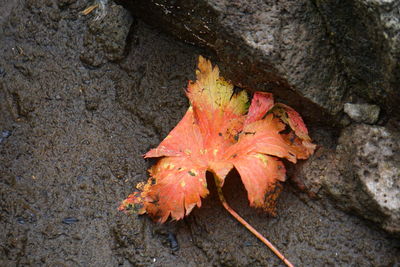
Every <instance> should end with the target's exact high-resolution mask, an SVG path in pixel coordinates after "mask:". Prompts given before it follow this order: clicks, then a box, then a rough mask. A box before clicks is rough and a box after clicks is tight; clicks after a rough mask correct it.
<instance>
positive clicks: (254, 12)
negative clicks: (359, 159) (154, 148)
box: [128, 0, 347, 123]
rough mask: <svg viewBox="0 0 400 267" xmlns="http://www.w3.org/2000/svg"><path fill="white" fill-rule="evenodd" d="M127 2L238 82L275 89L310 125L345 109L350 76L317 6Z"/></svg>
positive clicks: (304, 3) (303, 1) (326, 120)
mask: <svg viewBox="0 0 400 267" xmlns="http://www.w3.org/2000/svg"><path fill="white" fill-rule="evenodd" d="M128 2H129V3H130V4H131V10H132V11H133V12H134V14H136V15H137V16H139V17H141V18H143V19H144V20H146V21H147V22H149V23H151V24H154V25H157V27H161V28H163V29H165V30H167V31H169V32H171V33H173V34H174V35H175V36H177V37H179V38H181V39H183V40H186V41H188V42H191V43H195V44H197V45H201V46H205V47H207V48H209V49H210V50H212V51H213V52H215V53H216V55H217V57H218V58H219V59H220V60H221V62H222V64H221V65H222V66H223V67H225V68H224V75H225V76H226V77H227V78H229V79H231V80H232V81H233V82H234V83H236V84H242V85H243V86H245V87H248V88H251V89H253V90H267V91H271V92H273V93H274V94H275V95H276V96H277V97H280V98H282V99H283V101H284V102H285V103H288V104H289V105H292V106H294V107H295V108H297V109H298V110H302V115H303V116H305V117H306V119H307V120H312V121H313V122H318V121H319V122H321V123H329V122H331V120H330V116H329V115H328V114H330V115H335V114H337V113H338V112H339V111H340V110H341V109H342V98H343V95H345V92H346V90H347V88H346V84H345V77H344V75H343V73H342V71H341V69H342V68H341V67H340V64H338V61H337V60H336V54H335V50H334V48H333V47H332V46H330V45H329V39H328V38H327V36H326V32H325V30H324V21H323V19H322V17H321V16H319V13H318V10H317V9H316V8H315V5H314V4H313V3H312V2H310V1H307V0H300V1H275V2H272V1H270V2H265V1H258V0H251V1H248V0H241V1H219V0H218V1H211V0H210V1H209V0H200V1H198V0H189V1H173V2H170V1H163V0H155V1H140V0H139V1H135V0H133V1H128ZM238 66H239V67H238Z"/></svg>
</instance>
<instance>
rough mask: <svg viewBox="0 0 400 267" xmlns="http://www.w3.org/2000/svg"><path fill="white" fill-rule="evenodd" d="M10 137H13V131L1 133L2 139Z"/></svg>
mask: <svg viewBox="0 0 400 267" xmlns="http://www.w3.org/2000/svg"><path fill="white" fill-rule="evenodd" d="M10 135H11V131H8V130H5V131H2V132H1V137H3V138H7V137H10Z"/></svg>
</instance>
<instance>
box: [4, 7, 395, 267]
mask: <svg viewBox="0 0 400 267" xmlns="http://www.w3.org/2000/svg"><path fill="white" fill-rule="evenodd" d="M90 4H91V2H90V1H76V0H59V1H45V0H43V1H29V0H28V1H16V0H13V1H8V2H7V3H5V4H4V3H3V2H2V3H1V4H0V7H4V8H0V10H2V11H1V12H0V16H1V19H0V26H1V27H0V28H1V30H0V112H1V116H0V133H1V135H0V207H1V210H0V229H1V231H0V266H282V263H281V262H280V260H279V259H277V258H276V257H275V256H274V255H273V254H272V253H271V252H270V251H269V250H268V249H267V248H266V247H264V246H263V245H262V244H261V243H260V242H259V241H258V240H256V238H255V237H253V236H252V235H251V234H250V233H249V232H248V231H247V230H246V229H244V228H243V227H242V226H240V225H239V224H238V223H237V222H236V221H234V220H233V219H232V218H231V217H230V215H229V214H228V213H227V212H225V210H224V209H223V208H222V206H221V205H220V203H219V201H218V198H217V195H216V192H215V188H214V187H213V186H212V182H211V180H209V182H210V186H211V195H210V196H209V197H208V198H206V199H205V200H204V201H203V206H202V208H201V209H195V210H194V211H193V212H192V213H191V215H190V216H189V217H187V218H185V219H184V220H182V221H179V222H169V223H167V224H165V225H157V224H154V223H153V222H152V221H151V220H150V219H149V218H147V217H146V216H140V217H137V216H127V215H125V214H122V213H120V212H118V211H117V207H118V205H119V202H120V201H121V200H122V199H124V198H125V197H126V196H127V195H128V194H129V193H130V192H131V191H132V190H133V189H134V186H135V185H136V183H137V182H139V181H143V180H145V179H147V178H146V170H147V168H148V167H149V166H150V165H151V164H152V162H149V161H146V160H144V159H143V158H142V157H141V155H142V154H144V153H145V152H146V151H147V150H148V149H149V148H152V147H154V146H156V145H157V144H158V143H159V142H160V141H161V140H162V139H163V138H164V137H165V136H166V135H167V133H168V132H169V131H170V130H171V129H172V128H173V126H174V125H175V124H176V123H177V122H178V121H179V120H180V119H181V117H182V115H183V114H184V112H185V110H186V109H187V107H188V102H187V100H186V98H185V96H184V88H185V87H186V84H187V80H188V79H193V78H194V69H195V65H196V59H197V57H198V55H200V54H203V55H207V54H206V52H205V51H202V50H200V49H199V48H196V47H193V46H190V45H188V44H184V43H182V42H180V41H178V40H176V39H174V38H172V37H170V36H168V35H166V34H164V33H163V32H161V31H160V30H158V29H157V28H154V27H150V26H148V25H146V24H145V23H143V22H141V21H139V20H137V19H135V18H134V17H131V15H129V14H128V15H124V16H125V19H126V20H125V21H130V23H131V26H130V27H129V29H128V30H129V34H128V41H127V44H126V47H122V48H121V47H120V46H118V44H117V45H115V46H114V45H111V46H110V45H109V43H108V44H104V43H103V44H101V45H99V46H96V42H98V43H99V42H100V43H101V42H102V39H101V38H100V39H96V38H95V36H96V34H98V29H97V28H96V27H95V26H94V25H92V23H93V19H94V15H91V14H89V15H88V16H83V15H81V14H80V12H81V11H82V10H83V9H85V8H86V7H87V6H89V5H90ZM1 5H3V6H1ZM115 21H116V23H122V22H121V20H115ZM122 21H124V20H122ZM122 30H123V31H126V29H122ZM120 37H121V36H120V35H118V34H116V35H115V39H116V40H117V41H118V38H120ZM93 38H94V39H93ZM93 40H94V41H93ZM99 40H100V41H99ZM110 47H111V48H110ZM114 48H115V50H113V49H114ZM121 49H123V53H121ZM209 56H210V55H209ZM211 56H212V55H211ZM311 128H312V127H311ZM318 136H319V137H318ZM314 137H317V140H318V139H320V142H324V141H323V140H324V137H325V135H324V133H318V130H317V131H316V133H315V136H314ZM224 190H225V194H226V196H227V200H228V202H230V203H231V205H232V207H233V208H234V209H236V210H237V212H238V213H239V214H241V215H242V216H243V217H244V218H246V219H247V220H248V221H249V222H250V223H251V224H252V225H253V226H254V227H255V228H256V229H258V230H259V231H260V232H261V233H262V234H264V235H265V236H266V237H268V238H269V239H270V240H271V241H272V242H273V243H274V244H275V245H276V246H277V247H278V248H279V249H280V250H281V251H282V252H283V253H284V254H285V256H287V257H288V258H289V259H290V260H291V261H292V262H293V263H294V264H295V265H296V266H398V264H399V262H400V256H399V255H400V244H399V241H398V240H396V239H393V238H391V237H390V236H389V235H387V234H386V233H384V232H382V231H380V230H378V229H375V227H374V226H373V225H371V224H370V223H369V222H366V221H363V220H361V219H359V218H357V217H354V216H351V215H348V214H346V213H343V212H341V211H339V210H337V209H336V208H335V207H334V204H332V203H331V201H330V200H325V199H319V200H315V199H310V198H309V197H308V196H307V194H304V193H301V192H300V191H299V190H298V189H297V187H295V186H293V185H292V183H290V182H289V183H287V184H286V186H285V190H284V192H283V194H282V196H281V198H280V201H279V204H278V216H277V217H275V218H273V217H269V216H267V215H265V214H263V213H261V212H259V211H257V210H254V209H252V208H249V207H248V203H247V198H246V194H245V191H244V188H243V185H242V184H241V182H240V179H239V178H238V176H237V175H236V174H235V173H232V174H231V176H230V177H229V179H228V180H227V183H226V186H225V188H224ZM396 264H397V265H396Z"/></svg>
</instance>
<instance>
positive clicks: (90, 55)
mask: <svg viewBox="0 0 400 267" xmlns="http://www.w3.org/2000/svg"><path fill="white" fill-rule="evenodd" d="M101 3H103V1H100V8H99V10H97V11H93V14H90V15H88V16H91V17H89V19H90V21H89V22H88V31H87V32H86V35H85V37H84V40H83V43H84V46H85V49H84V51H83V52H82V53H81V56H80V59H81V60H82V62H84V63H85V64H88V65H91V66H93V67H98V66H100V65H102V64H104V63H105V62H107V61H118V60H121V59H122V58H123V57H124V52H125V45H126V40H127V36H128V33H129V30H130V27H131V24H132V22H133V18H132V16H131V15H130V14H129V11H128V10H126V9H124V8H123V7H122V6H120V5H116V4H110V5H109V6H108V7H107V8H106V9H104V8H101V7H102V6H103V4H101ZM96 13H98V14H97V15H96Z"/></svg>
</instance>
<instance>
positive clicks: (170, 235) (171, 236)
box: [168, 233, 179, 252]
mask: <svg viewBox="0 0 400 267" xmlns="http://www.w3.org/2000/svg"><path fill="white" fill-rule="evenodd" d="M168 241H169V246H170V248H171V249H172V251H174V252H175V251H178V250H179V244H178V240H176V236H175V235H174V234H173V233H168Z"/></svg>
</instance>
